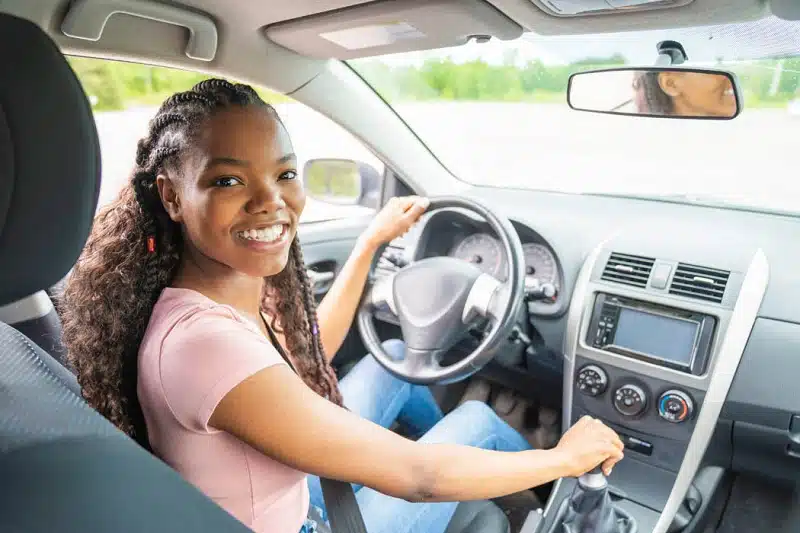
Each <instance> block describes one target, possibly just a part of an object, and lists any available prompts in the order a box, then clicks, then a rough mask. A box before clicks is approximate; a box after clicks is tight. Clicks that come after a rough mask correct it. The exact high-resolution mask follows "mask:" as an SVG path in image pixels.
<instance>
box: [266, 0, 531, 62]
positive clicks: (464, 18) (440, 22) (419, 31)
mask: <svg viewBox="0 0 800 533" xmlns="http://www.w3.org/2000/svg"><path fill="white" fill-rule="evenodd" d="M264 32H265V34H266V36H267V38H268V39H270V40H271V41H273V42H275V43H277V44H279V45H281V46H283V47H285V48H288V49H290V50H293V51H295V52H297V53H299V54H303V55H306V56H310V57H317V58H337V59H354V58H358V57H367V56H375V55H383V54H393V53H398V52H408V51H412V50H427V49H432V48H444V47H449V46H457V45H461V44H464V43H465V42H467V41H468V40H469V39H470V38H471V37H479V38H482V37H495V38H497V39H501V40H510V39H516V38H517V37H519V36H520V35H522V27H521V26H519V25H518V24H517V23H515V22H514V21H512V20H511V19H509V18H508V17H506V16H505V15H503V14H502V13H501V12H500V11H498V10H497V9H495V8H494V7H492V6H491V5H490V4H488V3H486V2H483V1H481V0H409V1H405V0H384V1H381V2H373V3H369V4H362V5H358V6H353V7H348V8H344V9H340V10H337V11H332V12H328V13H322V14H319V15H311V16H308V17H303V18H301V19H295V20H289V21H284V22H280V23H277V24H274V25H271V26H268V27H267V28H266V29H265V30H264Z"/></svg>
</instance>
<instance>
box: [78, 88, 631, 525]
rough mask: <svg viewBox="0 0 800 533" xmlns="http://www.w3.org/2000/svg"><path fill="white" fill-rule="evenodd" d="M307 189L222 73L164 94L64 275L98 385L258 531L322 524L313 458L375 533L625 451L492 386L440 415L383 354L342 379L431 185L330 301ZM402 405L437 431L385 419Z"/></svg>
mask: <svg viewBox="0 0 800 533" xmlns="http://www.w3.org/2000/svg"><path fill="white" fill-rule="evenodd" d="M304 204H305V195H304V192H303V188H302V185H301V181H300V180H299V179H298V176H297V170H296V160H295V155H294V153H293V149H292V145H291V142H290V140H289V137H288V135H287V132H286V129H285V128H284V127H283V125H282V124H281V122H280V120H279V119H278V117H277V115H276V114H275V111H274V110H273V109H272V108H271V107H270V106H268V105H266V104H265V103H264V102H263V101H261V100H260V99H259V97H258V96H257V94H256V93H255V92H254V91H253V90H252V89H251V88H250V87H247V86H244V85H232V84H230V83H228V82H226V81H223V80H207V81H204V82H202V83H200V84H198V85H197V86H195V87H194V88H193V89H192V90H190V91H188V92H184V93H180V94H176V95H174V96H172V97H171V98H169V99H168V100H167V101H166V102H165V103H164V104H163V105H162V106H161V108H160V109H159V111H158V114H157V115H156V117H155V118H154V119H153V120H152V122H151V124H150V131H149V135H148V137H147V138H145V139H143V140H141V141H140V143H139V146H138V151H137V158H136V169H135V171H134V173H133V178H132V180H131V184H130V186H129V187H127V188H126V189H125V190H123V191H122V193H121V195H120V197H119V198H118V199H117V200H116V202H115V203H113V204H111V205H110V206H108V207H107V208H105V209H104V210H103V211H102V212H100V213H99V214H98V217H97V220H96V221H95V224H94V228H93V230H92V235H91V237H90V239H89V241H88V243H87V246H86V249H85V250H84V252H83V254H82V256H81V258H80V259H79V261H78V263H77V265H76V267H75V269H74V271H73V274H72V275H71V278H70V280H69V282H68V286H67V289H66V292H65V296H64V298H65V301H64V336H65V342H66V344H67V346H68V349H69V354H70V359H71V362H72V363H73V365H74V366H75V369H76V371H77V373H78V379H79V381H80V384H81V387H82V389H83V393H84V396H85V397H86V398H87V400H88V401H89V402H90V403H91V404H92V405H93V406H94V407H95V408H96V409H98V410H99V411H100V412H101V413H103V414H104V415H105V416H107V417H108V418H109V419H110V420H111V421H112V422H114V423H115V424H116V425H117V426H119V427H120V428H121V429H123V430H124V431H126V432H128V433H130V434H132V435H133V436H134V437H135V438H137V439H138V440H139V442H140V443H142V444H143V445H145V446H149V447H150V448H151V449H152V450H153V452H154V453H155V454H157V455H158V456H159V457H160V458H162V459H163V460H164V461H166V462H167V463H168V464H170V465H171V466H172V467H173V468H175V469H176V470H177V471H179V472H180V473H181V474H182V475H183V476H184V477H185V478H186V479H187V480H189V481H190V482H192V483H194V484H195V485H196V486H197V487H199V488H200V489H201V490H202V491H204V492H205V493H206V494H207V495H208V496H209V497H211V498H213V499H214V500H215V501H217V502H218V503H219V504H220V505H221V506H223V507H224V508H226V509H227V510H228V511H229V512H231V513H232V514H233V515H234V516H236V517H238V518H239V519H240V520H241V521H243V522H244V523H245V524H247V525H249V526H250V527H251V528H252V529H254V530H256V531H267V530H269V531H270V532H276V533H295V532H297V531H299V530H301V528H303V530H307V529H308V527H309V522H307V521H306V517H307V516H308V513H309V487H308V485H309V483H307V480H306V473H310V474H314V475H318V476H325V477H330V478H335V479H340V480H345V481H349V482H352V483H354V484H356V485H357V488H358V492H357V499H358V502H359V505H360V507H361V509H362V512H363V515H364V519H365V522H366V524H367V528H368V529H369V531H370V532H371V533H380V532H383V531H386V532H389V531H392V532H427V533H441V532H443V531H444V530H445V528H446V526H447V523H448V522H449V520H450V518H451V516H452V514H453V512H454V510H455V506H456V503H454V502H457V501H459V500H469V499H483V498H492V497H498V496H502V495H506V494H510V493H514V492H517V491H521V490H525V489H528V488H530V487H533V486H536V485H539V484H542V483H546V482H549V481H551V480H554V479H556V478H558V477H561V476H571V475H578V474H581V473H583V472H585V471H587V470H589V469H591V468H593V467H595V466H597V465H598V464H601V463H602V464H603V466H604V468H606V469H607V470H608V469H610V468H611V467H612V465H613V464H614V463H615V462H617V461H618V460H619V459H620V458H621V457H622V443H621V442H620V440H619V438H618V437H617V436H616V435H615V434H614V433H613V432H612V431H611V430H610V429H608V428H607V427H605V426H604V425H602V424H601V423H600V422H598V421H594V420H591V419H585V420H582V421H580V422H579V423H578V424H577V425H576V426H575V427H573V428H572V429H570V431H568V432H567V433H566V435H564V437H563V438H562V440H561V442H560V443H559V445H558V446H557V447H556V448H555V449H553V450H548V451H532V450H529V449H528V445H527V443H526V442H525V440H524V439H523V438H522V437H521V436H520V435H519V434H518V433H516V432H515V431H514V430H512V429H511V428H510V427H509V426H507V425H506V424H505V423H503V422H502V421H501V420H500V419H499V418H498V417H497V416H496V415H495V414H494V412H493V411H492V410H491V409H490V408H488V407H486V406H485V404H482V403H478V402H467V403H465V404H464V405H462V406H461V407H460V408H459V409H457V410H456V411H454V412H453V413H451V414H450V415H448V416H447V417H442V414H441V412H440V411H439V409H438V407H437V406H436V404H435V402H434V401H433V399H432V397H431V396H430V393H429V392H428V391H427V389H426V388H423V387H412V386H410V385H407V384H405V383H402V382H399V381H397V380H395V379H393V378H391V377H389V376H388V374H386V373H385V372H384V371H383V370H381V369H380V368H379V367H378V366H377V365H376V364H375V363H374V362H372V361H371V359H372V358H371V357H367V358H365V360H364V361H362V362H361V363H360V364H359V366H358V367H357V368H355V369H354V370H353V371H352V372H351V373H350V374H348V376H347V377H346V378H345V379H344V380H343V383H342V384H341V387H339V386H338V384H337V380H336V376H335V374H334V372H333V370H332V368H331V366H330V356H329V355H326V354H333V353H335V351H336V350H337V349H338V348H339V346H340V345H341V343H342V340H343V338H344V336H345V334H346V332H347V329H348V328H349V327H350V322H351V320H352V317H353V314H354V312H355V309H356V305H357V301H358V298H359V294H360V293H361V291H362V288H363V284H364V281H365V279H366V276H367V270H368V268H369V258H370V256H371V255H372V253H373V252H374V251H375V249H376V247H377V246H378V245H379V244H380V243H382V242H385V241H387V240H389V239H391V238H393V237H394V236H396V235H398V234H401V233H402V232H404V231H405V230H406V229H407V228H408V227H409V226H410V225H411V224H412V223H413V222H414V221H415V220H416V219H417V218H418V217H419V215H420V213H421V212H422V211H423V210H424V209H425V207H426V205H427V204H426V202H425V201H424V200H423V199H419V198H405V199H398V200H394V201H392V202H390V203H389V204H388V206H387V207H386V208H385V209H383V211H381V213H380V214H379V215H378V216H377V217H376V219H375V221H374V222H373V224H372V226H371V227H370V229H369V230H367V232H366V233H365V234H364V235H363V236H362V238H361V239H360V240H359V244H358V245H357V246H356V250H355V251H354V252H353V255H352V256H351V258H350V259H349V261H348V262H347V264H346V265H345V266H344V268H343V270H342V273H341V274H340V276H339V277H340V279H339V280H338V281H337V282H336V284H335V285H334V287H333V289H332V290H331V292H330V294H329V295H328V296H327V297H326V299H325V300H324V302H323V303H322V304H321V306H320V309H319V313H318V312H317V311H316V310H315V305H314V300H313V296H312V292H311V289H310V287H309V281H308V278H307V276H306V273H305V267H304V265H303V258H302V254H301V251H300V244H299V242H298V239H297V236H296V232H297V226H298V219H299V218H300V214H301V213H302V211H303V206H304ZM390 349H392V350H394V351H395V352H397V354H398V356H402V344H398V343H394V344H393V345H391V346H390ZM343 406H347V407H348V408H349V409H345V408H343ZM397 416H400V417H401V418H405V419H406V421H407V422H409V424H410V425H411V426H412V427H413V429H414V430H416V431H417V432H418V433H420V434H422V437H421V438H420V439H419V440H418V441H414V440H409V439H406V438H403V437H401V436H399V435H397V434H395V433H393V432H391V431H389V430H387V429H385V428H386V427H387V426H389V424H391V423H392V421H393V420H394V419H395V418H396V417H397ZM481 448H483V449H481ZM310 484H311V485H312V491H311V492H312V498H313V504H314V505H315V506H318V507H322V506H323V502H322V501H321V495H320V494H319V489H318V484H317V483H315V482H314V481H313V480H312V482H311V483H310ZM435 502H442V503H435Z"/></svg>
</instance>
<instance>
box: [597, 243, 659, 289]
mask: <svg viewBox="0 0 800 533" xmlns="http://www.w3.org/2000/svg"><path fill="white" fill-rule="evenodd" d="M655 261H656V260H655V259H653V258H652V257H641V256H638V255H628V254H620V253H616V252H613V253H612V254H611V257H609V258H608V263H606V268H605V270H603V275H602V276H601V279H603V280H605V281H613V282H614V283H622V284H624V285H633V286H634V287H641V288H644V287H647V280H648V279H649V278H650V271H651V270H653V263H655Z"/></svg>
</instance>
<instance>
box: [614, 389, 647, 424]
mask: <svg viewBox="0 0 800 533" xmlns="http://www.w3.org/2000/svg"><path fill="white" fill-rule="evenodd" d="M613 401H614V409H616V410H617V411H618V412H619V413H620V414H621V415H624V416H638V415H640V414H642V413H643V412H644V410H645V409H646V408H647V394H646V393H645V392H644V390H642V388H641V387H639V386H638V385H634V384H632V383H628V384H625V385H623V386H621V387H620V388H618V389H617V390H616V392H615V393H614V400H613Z"/></svg>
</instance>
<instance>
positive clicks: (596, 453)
mask: <svg viewBox="0 0 800 533" xmlns="http://www.w3.org/2000/svg"><path fill="white" fill-rule="evenodd" d="M210 425H211V426H213V427H215V428H218V429H221V430H224V431H227V432H229V433H231V434H233V435H235V436H236V437H238V438H240V439H241V440H243V441H245V442H247V443H248V444H250V445H251V446H253V447H254V448H256V449H257V450H260V451H261V452H263V453H264V454H266V455H268V456H270V457H272V458H274V459H276V460H278V461H280V462H282V463H284V464H287V465H289V466H292V467H293V468H296V469H298V470H300V471H303V472H307V473H311V474H316V475H318V476H321V477H327V478H332V479H338V480H342V481H349V482H352V483H358V484H361V485H365V486H368V487H371V488H373V489H375V490H378V491H380V492H382V493H384V494H388V495H390V496H394V497H397V498H403V499H405V500H409V501H423V500H425V501H463V500H474V499H486V498H493V497H498V496H501V495H505V494H511V493H514V492H517V491H520V490H524V489H528V488H531V487H534V486H536V485H541V484H543V483H546V482H549V481H552V480H554V479H557V478H559V477H564V476H572V475H578V474H581V473H583V472H586V471H588V470H590V469H592V468H594V467H595V466H597V465H598V464H600V463H604V467H605V468H606V469H608V468H610V467H611V465H613V463H615V462H616V461H618V460H619V459H620V458H621V457H622V442H620V440H619V438H618V437H617V436H616V434H614V433H613V432H612V431H611V430H610V429H608V428H607V427H606V426H604V425H602V424H601V423H600V422H597V421H593V420H591V419H588V420H585V419H583V420H581V421H580V422H579V423H578V424H576V426H575V427H573V428H572V429H570V431H569V432H567V434H566V435H565V436H564V438H562V442H561V443H559V446H557V447H556V448H555V449H553V450H540V451H525V452H493V451H486V450H481V449H479V448H472V447H468V446H457V445H448V444H421V443H416V442H414V441H411V440H408V439H405V438H403V437H400V436H399V435H396V434H395V433H392V432H391V431H389V430H387V429H384V428H383V427H381V426H378V425H376V424H373V423H372V422H369V421H367V420H364V419H362V418H360V417H358V416H357V415H355V414H353V413H351V412H349V411H347V410H345V409H342V408H340V407H338V406H336V405H334V404H332V403H331V402H329V401H327V400H325V399H323V398H321V397H320V396H318V395H317V394H316V393H314V392H313V391H311V389H309V388H308V387H307V386H306V385H305V384H304V383H303V382H302V381H301V380H300V378H298V377H297V376H296V375H295V374H294V373H293V372H292V371H291V370H289V369H288V368H287V367H285V366H284V365H279V366H274V367H270V368H267V369H265V370H262V371H260V372H258V373H257V374H255V375H253V376H251V377H250V378H248V379H246V380H245V381H243V382H242V383H240V384H239V385H237V386H236V387H235V388H233V389H232V390H231V391H230V392H229V393H228V394H227V395H226V396H225V397H224V398H223V399H222V401H221V402H220V403H219V404H218V405H217V407H216V409H215V410H214V413H213V415H212V416H211V420H210Z"/></svg>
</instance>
